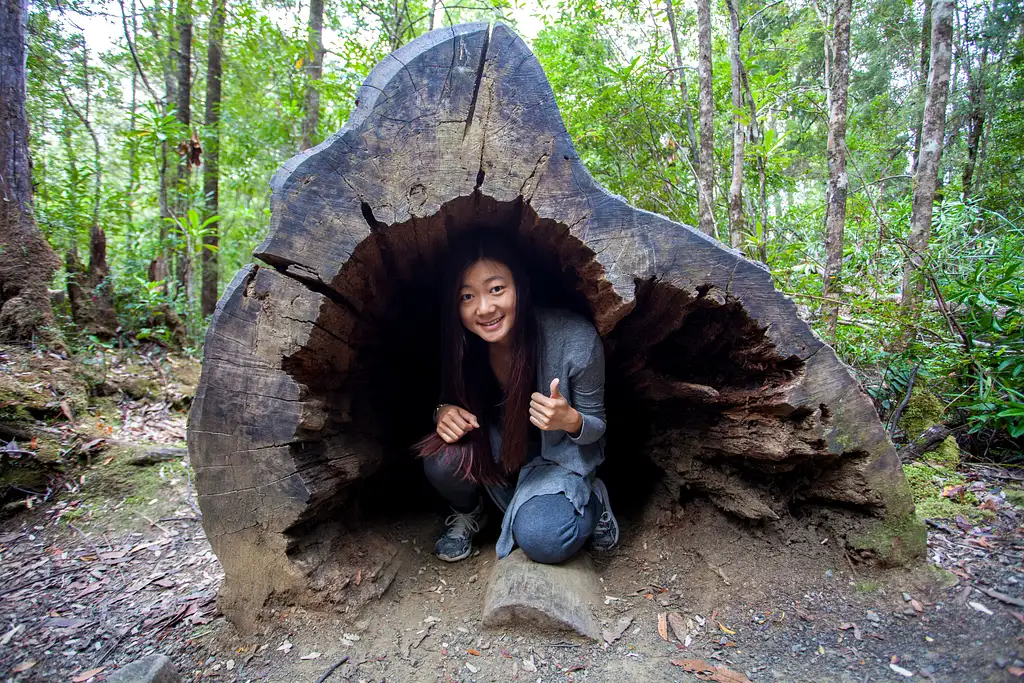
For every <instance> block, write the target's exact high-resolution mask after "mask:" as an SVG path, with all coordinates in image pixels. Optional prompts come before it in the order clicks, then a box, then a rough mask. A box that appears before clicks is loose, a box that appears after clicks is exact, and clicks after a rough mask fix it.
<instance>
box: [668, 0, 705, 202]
mask: <svg viewBox="0 0 1024 683" xmlns="http://www.w3.org/2000/svg"><path fill="white" fill-rule="evenodd" d="M665 13H666V14H667V15H668V28H669V32H670V34H671V36H672V53H673V54H674V55H675V58H676V78H678V79H679V96H680V97H681V98H682V100H683V116H684V118H685V120H686V139H687V142H689V144H690V148H689V152H690V165H691V166H692V167H693V170H694V181H695V182H698V183H699V182H700V179H699V178H698V177H697V165H698V163H699V162H698V159H697V133H696V132H695V131H694V129H693V111H692V110H691V109H690V93H689V90H688V89H687V87H686V72H685V71H683V53H682V51H681V50H680V49H679V32H678V30H677V29H676V13H675V9H674V8H673V7H672V0H665Z"/></svg>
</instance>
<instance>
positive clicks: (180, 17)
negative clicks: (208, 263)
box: [174, 0, 197, 317]
mask: <svg viewBox="0 0 1024 683" xmlns="http://www.w3.org/2000/svg"><path fill="white" fill-rule="evenodd" d="M174 23H175V27H176V28H177V31H178V79H177V92H176V96H177V97H176V102H175V109H174V110H175V115H176V117H177V119H178V123H179V124H181V127H182V134H183V135H184V136H185V137H184V139H182V140H181V141H180V142H179V143H178V150H177V152H178V166H177V174H176V176H175V179H176V188H175V189H176V192H175V194H174V214H175V216H174V218H175V220H176V222H177V223H178V226H179V229H181V228H183V227H184V225H185V223H186V221H187V220H188V218H187V214H188V210H189V208H190V206H189V204H190V195H191V187H190V186H191V178H192V165H193V164H192V162H193V160H194V159H195V147H196V146H197V145H196V144H195V141H194V139H193V136H192V0H178V6H177V8H176V10H175V21H174ZM174 275H175V281H176V283H177V287H178V288H179V291H180V292H184V293H185V296H186V300H187V301H188V304H189V305H190V306H191V304H192V301H191V299H189V298H188V293H189V291H190V289H191V285H192V282H191V280H192V263H191V255H190V254H189V240H188V239H187V238H186V237H184V236H182V237H181V239H180V240H179V246H178V249H177V250H176V253H175V256H174ZM190 312H191V311H190ZM190 317H191V316H190Z"/></svg>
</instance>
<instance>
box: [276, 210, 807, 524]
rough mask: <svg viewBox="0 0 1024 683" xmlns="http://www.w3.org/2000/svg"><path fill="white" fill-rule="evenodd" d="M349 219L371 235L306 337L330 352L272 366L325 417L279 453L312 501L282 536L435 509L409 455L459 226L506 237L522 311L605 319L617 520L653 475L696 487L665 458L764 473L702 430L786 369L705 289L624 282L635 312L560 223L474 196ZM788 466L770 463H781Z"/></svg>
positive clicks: (756, 398) (429, 381)
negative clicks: (526, 307)
mask: <svg viewBox="0 0 1024 683" xmlns="http://www.w3.org/2000/svg"><path fill="white" fill-rule="evenodd" d="M364 217H365V218H366V220H367V222H368V223H369V225H370V226H371V229H372V234H371V235H370V236H369V237H368V238H366V239H365V240H364V241H363V242H362V243H361V244H360V245H359V246H358V247H357V249H356V251H355V254H354V256H353V258H352V259H351V260H350V262H349V263H348V264H347V265H346V267H345V269H344V270H343V272H342V274H341V276H340V277H339V278H338V279H337V280H336V281H335V282H333V283H331V288H330V290H331V291H329V292H325V294H328V295H329V296H330V297H331V298H332V299H333V300H334V301H335V302H336V303H338V304H339V306H340V309H341V310H342V311H343V313H341V314H338V315H336V316H335V317H337V318H338V319H326V318H324V319H321V320H320V321H319V326H320V327H321V328H323V329H324V330H326V331H327V332H328V333H329V334H327V335H320V336H319V337H317V339H318V340H319V341H317V342H316V344H314V346H315V345H319V346H324V345H331V346H334V347H336V348H320V347H317V348H314V347H313V346H309V347H307V348H305V349H302V350H301V351H300V352H299V353H297V354H295V355H294V356H292V357H291V358H290V359H289V362H288V366H287V369H288V370H289V372H291V373H292V375H293V376H294V377H295V378H296V379H297V380H298V381H299V382H300V383H301V384H302V385H304V386H305V387H307V390H308V394H309V395H310V396H313V397H316V398H317V399H319V400H321V401H323V403H324V405H325V406H326V407H327V411H326V412H327V415H328V420H327V422H326V424H324V425H323V426H322V428H320V429H318V430H316V431H312V432H310V433H308V434H304V435H300V436H301V441H300V442H298V443H296V444H295V445H294V446H293V455H294V457H295V458H296V459H297V460H298V461H299V462H300V466H301V469H302V471H303V472H304V476H306V477H307V484H308V485H309V488H310V490H311V491H312V492H313V494H314V502H313V504H312V505H310V506H309V507H308V512H307V515H306V517H305V518H304V519H303V520H302V522H300V524H299V525H298V526H297V527H296V528H295V529H293V532H294V536H295V537H296V538H298V537H301V536H303V535H304V534H306V533H307V532H308V531H309V530H310V528H311V527H315V525H317V524H319V523H320V522H325V521H328V520H337V519H339V518H340V519H345V518H346V517H347V515H350V514H351V515H360V516H362V517H364V518H365V517H368V516H383V518H393V517H394V516H396V515H401V514H406V513H410V512H412V511H416V510H423V509H437V510H439V511H440V510H442V509H443V505H442V502H441V500H440V498H439V497H438V496H437V495H436V494H435V493H434V492H433V491H432V489H431V488H430V487H429V485H428V483H427V482H426V480H425V478H424V477H423V475H422V468H421V465H420V463H419V462H418V461H417V460H416V459H415V458H414V457H413V455H412V452H411V450H410V446H411V445H412V444H413V443H414V442H416V441H417V440H419V439H420V438H422V437H423V436H425V435H426V434H427V433H429V432H430V431H432V430H433V422H432V414H433V409H434V406H435V403H436V401H437V395H438V387H439V381H440V377H439V374H440V349H439V337H440V329H439V321H440V291H439V287H440V283H441V280H442V278H441V273H440V270H439V269H440V267H441V263H442V262H443V260H444V255H445V251H446V249H447V244H448V241H449V239H451V238H453V237H456V236H458V235H461V234H463V233H464V232H465V231H467V230H470V229H471V227H472V226H477V227H478V228H479V229H484V230H501V231H506V232H508V233H511V234H513V235H515V236H516V237H517V239H519V240H520V243H521V246H522V248H523V252H524V254H525V255H526V260H527V262H528V266H529V270H530V277H531V283H532V285H533V290H534V297H535V302H536V304H537V305H538V306H548V307H563V308H567V309H571V310H573V311H576V312H579V313H581V314H583V315H584V316H586V317H588V318H589V319H591V320H595V319H600V320H605V321H608V320H611V321H613V323H609V324H606V325H605V326H606V327H608V326H611V329H610V330H603V332H604V339H605V350H606V358H607V385H606V406H607V409H608V423H609V431H608V445H607V462H606V464H605V465H604V466H603V467H602V471H601V474H602V476H604V477H605V479H606V481H608V482H610V489H611V493H612V495H613V496H614V501H615V506H616V512H617V513H618V514H620V515H625V516H626V517H628V516H629V515H630V514H631V513H635V512H637V511H639V510H640V509H642V507H643V505H644V504H645V502H646V501H647V500H649V498H650V495H651V493H652V491H653V490H654V487H656V486H658V484H659V482H661V481H664V479H665V475H666V474H670V475H671V476H670V477H669V479H670V481H672V482H674V484H675V485H678V486H680V489H681V493H680V495H681V496H683V491H684V490H685V489H688V488H689V489H694V488H696V490H698V491H699V489H700V485H699V483H694V482H690V483H687V482H686V481H684V480H681V479H680V478H679V476H678V475H677V474H675V473H673V470H675V469H678V468H677V467H676V461H677V460H679V459H680V458H684V459H686V458H702V459H707V460H712V461H713V460H720V459H724V458H728V459H730V461H731V466H732V467H734V468H735V470H736V471H737V472H738V473H740V474H742V473H744V472H748V473H749V474H750V476H751V477H752V479H753V480H757V481H762V482H763V481H764V480H765V479H766V475H765V474H764V469H765V468H764V467H763V466H762V465H761V462H760V459H762V458H763V457H764V455H763V454H758V453H756V452H755V453H747V452H733V451H732V450H730V449H731V448H732V447H731V446H730V445H729V440H728V439H724V440H723V439H716V438H707V435H708V433H709V432H710V433H713V432H714V430H715V428H716V425H719V424H720V423H721V421H722V415H723V413H724V412H726V411H728V410H730V409H736V408H737V407H742V408H743V409H745V410H752V411H755V412H756V411H757V410H758V406H759V405H760V403H759V402H764V403H765V404H766V405H767V403H768V402H767V401H766V400H765V399H764V397H766V396H770V395H771V393H772V391H773V389H777V388H780V387H784V386H785V385H786V384H787V383H789V382H791V381H792V380H793V379H794V378H796V377H797V376H798V375H799V373H800V372H801V371H802V363H801V362H800V361H799V360H798V359H795V358H789V359H786V358H781V357H779V355H778V354H777V353H776V352H775V350H774V347H773V346H772V345H771V344H770V343H769V342H768V341H767V339H766V338H765V335H764V331H763V330H762V329H760V328H759V327H758V325H757V324H756V323H755V322H754V321H752V320H751V319H750V318H749V317H748V316H747V314H746V313H745V312H744V310H743V308H742V307H741V306H740V304H739V303H738V302H736V301H733V300H731V299H730V298H729V297H728V296H726V295H725V294H724V293H723V292H722V291H720V290H718V289H716V288H714V287H711V286H705V287H700V288H698V290H697V291H696V292H684V291H681V290H679V289H677V288H675V287H672V286H670V285H668V284H664V283H659V282H650V281H638V282H637V283H636V300H635V305H633V306H632V307H631V308H630V307H629V306H623V305H622V302H621V300H620V299H619V297H618V296H617V295H616V294H615V293H614V292H613V291H612V289H611V286H610V285H609V284H608V283H607V282H606V281H604V279H603V277H602V276H603V269H602V267H601V266H600V264H599V263H598V262H597V261H596V259H595V255H594V253H593V252H592V251H591V250H590V249H588V248H587V247H586V246H585V245H584V244H583V243H582V242H580V241H579V240H577V239H576V238H575V237H573V236H571V235H570V234H569V231H568V229H567V228H566V227H565V226H563V225H560V224H557V223H554V222H553V221H550V220H545V219H542V218H540V217H538V216H537V214H536V213H535V212H534V211H533V210H532V209H531V208H530V207H529V206H528V205H525V204H523V203H521V202H513V203H499V202H495V201H493V200H491V199H490V198H488V197H486V196H483V195H481V194H479V193H474V194H473V195H472V196H469V197H462V198H459V199H457V200H455V201H452V202H451V203H449V204H447V205H445V206H444V207H442V209H441V211H439V212H438V213H437V214H435V215H433V216H430V217H428V218H422V219H414V220H412V221H410V222H408V223H403V224H396V225H384V224H381V223H379V222H378V221H377V220H376V219H375V218H374V216H373V215H372V212H371V211H370V209H369V207H364ZM325 357H332V358H339V357H340V358H342V359H343V360H342V361H340V362H341V363H342V364H343V365H345V367H347V372H345V373H343V374H342V375H341V376H339V373H337V372H329V371H325V362H324V361H323V359H324V358H325ZM335 366H337V363H336V364H335ZM785 413H786V411H785V410H782V414H781V415H780V414H779V406H778V405H777V404H775V403H773V404H771V410H770V414H768V413H766V415H765V421H766V425H767V424H768V423H769V422H771V421H773V420H774V421H776V422H777V421H779V420H782V421H799V420H804V419H807V415H806V414H795V413H794V414H785ZM766 438H768V437H766ZM811 448H814V446H811ZM822 448H824V444H817V449H822ZM354 453H358V454H359V455H358V457H353V454H354ZM799 459H800V458H799V456H794V457H792V458H788V457H787V458H783V461H784V463H786V464H788V465H789V466H790V467H789V469H791V468H792V467H791V466H792V464H793V463H794V462H796V461H797V460H799ZM354 462H356V463H358V464H357V465H353V464H352V463H354ZM778 465H779V463H777V462H776V463H774V465H773V466H778ZM782 469H787V468H786V467H783V468H782ZM339 471H340V475H339ZM769 478H770V477H769ZM692 494H693V491H692V490H691V491H690V492H689V493H687V494H686V495H692Z"/></svg>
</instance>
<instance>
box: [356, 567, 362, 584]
mask: <svg viewBox="0 0 1024 683" xmlns="http://www.w3.org/2000/svg"><path fill="white" fill-rule="evenodd" d="M362 582H363V570H362V569H357V570H356V578H355V584H356V587H357V588H358V587H359V584H361V583H362Z"/></svg>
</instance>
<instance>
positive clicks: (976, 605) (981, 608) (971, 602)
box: [967, 600, 993, 616]
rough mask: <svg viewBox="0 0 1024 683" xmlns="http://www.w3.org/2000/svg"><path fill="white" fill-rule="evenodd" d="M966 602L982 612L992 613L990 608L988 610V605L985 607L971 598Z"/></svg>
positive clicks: (990, 614)
mask: <svg viewBox="0 0 1024 683" xmlns="http://www.w3.org/2000/svg"><path fill="white" fill-rule="evenodd" d="M967 604H968V605H970V606H971V607H973V608H974V609H976V610H978V611H979V612H981V613H983V614H987V615H989V616H992V614H993V612H992V610H990V609H989V608H988V607H985V605H983V604H981V603H980V602H974V601H973V600H971V601H970V602H968V603H967Z"/></svg>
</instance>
